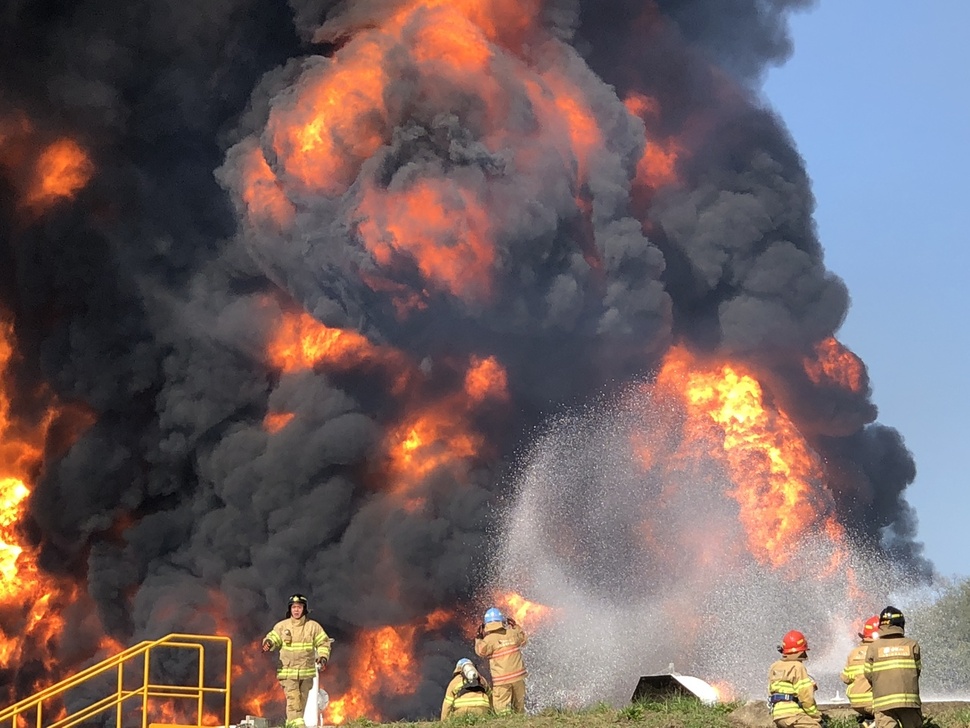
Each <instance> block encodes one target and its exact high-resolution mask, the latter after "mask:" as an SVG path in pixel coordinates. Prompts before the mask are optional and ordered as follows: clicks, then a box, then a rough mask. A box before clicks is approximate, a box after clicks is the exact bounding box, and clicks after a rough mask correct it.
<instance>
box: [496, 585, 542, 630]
mask: <svg viewBox="0 0 970 728" xmlns="http://www.w3.org/2000/svg"><path fill="white" fill-rule="evenodd" d="M495 603H496V604H497V605H498V606H499V607H501V609H502V612H503V613H504V614H505V615H507V616H510V617H512V619H514V620H515V621H516V622H517V623H519V624H522V625H525V624H526V623H527V622H528V623H529V624H536V623H537V622H542V621H544V620H546V619H549V618H550V617H552V616H553V614H554V612H555V610H554V609H553V608H552V607H547V606H546V605H545V604H539V602H532V601H529V600H528V599H526V598H525V597H524V596H522V595H521V594H518V593H516V592H507V593H504V594H499V595H497V596H496V597H495Z"/></svg>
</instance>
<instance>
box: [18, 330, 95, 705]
mask: <svg viewBox="0 0 970 728" xmlns="http://www.w3.org/2000/svg"><path fill="white" fill-rule="evenodd" d="M15 355H16V350H15V346H14V336H13V327H12V326H11V325H10V324H9V323H8V322H6V321H4V320H2V319H0V576H2V582H0V615H3V618H2V619H0V668H8V667H10V666H12V665H17V664H21V663H27V662H28V661H31V660H36V661H39V662H41V663H42V664H43V665H44V667H45V668H46V669H47V672H48V673H49V672H50V671H51V670H52V669H53V668H54V663H53V656H52V655H51V654H50V650H49V649H42V650H41V652H40V654H38V653H37V649H36V648H37V646H43V645H49V644H56V643H57V640H58V638H59V636H60V634H61V631H62V629H63V627H64V619H63V617H61V616H60V614H59V613H58V612H59V607H60V605H63V604H67V603H70V602H72V601H75V600H76V599H77V598H78V588H77V586H76V585H74V584H70V583H67V582H61V581H58V580H56V579H54V578H53V577H50V576H48V575H47V574H45V573H44V572H43V571H41V569H40V567H39V565H38V562H37V559H38V554H37V551H36V549H35V548H34V547H33V546H31V545H29V544H28V543H27V541H26V540H25V538H24V536H23V534H22V533H21V532H20V530H19V526H20V522H21V520H22V519H23V517H24V515H25V513H26V508H27V503H28V499H29V497H30V493H31V481H32V478H33V477H34V476H36V474H37V471H38V469H39V467H40V464H41V462H42V459H43V454H44V448H45V445H46V444H47V439H48V431H49V429H50V427H51V425H52V423H53V422H54V420H55V419H56V418H57V417H58V416H59V414H62V412H63V408H59V405H58V404H57V403H56V402H54V401H53V397H51V396H49V395H48V401H49V402H50V406H49V407H48V409H47V410H46V411H45V412H44V414H43V415H42V416H41V417H40V419H39V420H38V421H37V422H36V423H30V424H27V423H22V422H19V421H17V420H16V419H15V418H14V417H13V414H12V412H11V401H10V397H9V395H8V394H7V392H8V391H10V387H11V386H12V385H11V383H10V382H9V381H8V378H9V368H10V365H11V362H12V361H13V359H14V357H15ZM78 415H79V416H78V418H77V419H78V420H80V419H82V418H83V419H84V420H85V424H86V425H87V424H90V422H89V421H88V419H87V415H86V414H85V415H82V414H81V413H78ZM21 697H22V696H21Z"/></svg>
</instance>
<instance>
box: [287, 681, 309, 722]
mask: <svg viewBox="0 0 970 728" xmlns="http://www.w3.org/2000/svg"><path fill="white" fill-rule="evenodd" d="M280 686H281V687H282V688H283V694H284V695H285V696H286V728H302V726H303V725H304V723H303V711H304V710H306V701H307V698H309V697H310V688H311V687H313V678H312V677H304V678H299V679H297V678H280Z"/></svg>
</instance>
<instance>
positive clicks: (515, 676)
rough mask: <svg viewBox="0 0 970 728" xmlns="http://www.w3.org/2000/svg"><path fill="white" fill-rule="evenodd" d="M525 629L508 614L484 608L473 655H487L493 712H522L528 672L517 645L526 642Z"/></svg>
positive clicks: (495, 609) (523, 710)
mask: <svg viewBox="0 0 970 728" xmlns="http://www.w3.org/2000/svg"><path fill="white" fill-rule="evenodd" d="M528 639H529V638H528V637H527V636H526V634H525V631H524V630H523V629H522V628H521V627H519V625H517V624H516V623H515V620H514V619H512V618H511V617H510V618H508V619H506V618H505V616H504V615H503V614H502V612H501V611H500V610H499V609H497V608H495V607H491V608H489V609H487V610H486V611H485V617H484V619H483V620H482V624H481V625H479V627H478V635H477V636H476V638H475V654H476V655H478V656H479V657H487V658H488V668H489V670H490V671H491V673H492V703H493V705H494V706H495V712H496V713H501V712H505V711H513V712H516V713H524V712H525V679H526V677H527V676H528V673H527V672H526V669H525V661H524V660H523V659H522V652H521V651H520V649H519V648H521V647H522V646H523V645H525V643H526V642H528Z"/></svg>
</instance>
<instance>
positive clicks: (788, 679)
mask: <svg viewBox="0 0 970 728" xmlns="http://www.w3.org/2000/svg"><path fill="white" fill-rule="evenodd" d="M778 651H779V652H780V653H781V659H780V660H776V661H775V662H774V663H772V665H771V668H770V669H769V670H768V708H769V710H771V719H772V720H773V721H775V725H776V726H778V728H820V726H822V725H823V717H822V713H821V712H820V711H819V709H818V706H817V705H816V704H815V690H816V688H817V687H818V686H817V685H816V684H815V681H814V680H812V677H811V675H809V674H808V671H807V670H806V669H805V665H804V664H803V663H804V662H805V660H806V659H807V658H808V641H807V640H806V639H805V635H803V634H802V633H801V632H799V631H798V630H794V629H793V630H791V631H790V632H788V633H787V634H786V635H785V636H784V637H783V638H782V640H781V645H779V647H778Z"/></svg>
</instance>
